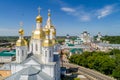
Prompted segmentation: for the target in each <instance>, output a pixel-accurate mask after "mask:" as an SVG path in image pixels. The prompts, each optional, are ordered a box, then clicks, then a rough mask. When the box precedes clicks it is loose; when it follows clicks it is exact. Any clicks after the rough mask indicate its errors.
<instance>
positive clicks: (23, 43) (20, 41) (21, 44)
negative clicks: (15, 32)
mask: <svg viewBox="0 0 120 80" xmlns="http://www.w3.org/2000/svg"><path fill="white" fill-rule="evenodd" d="M16 46H27V41H26V40H25V39H18V40H17V42H16Z"/></svg>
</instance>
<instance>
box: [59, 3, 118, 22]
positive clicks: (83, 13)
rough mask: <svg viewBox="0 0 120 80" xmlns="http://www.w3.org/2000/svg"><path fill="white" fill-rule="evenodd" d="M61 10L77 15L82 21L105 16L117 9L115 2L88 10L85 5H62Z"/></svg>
mask: <svg viewBox="0 0 120 80" xmlns="http://www.w3.org/2000/svg"><path fill="white" fill-rule="evenodd" d="M61 10H62V11H64V12H66V13H67V14H69V15H72V16H75V17H76V18H78V19H79V20H80V21H83V22H87V21H90V20H92V19H94V18H96V17H97V19H101V18H104V17H106V16H108V15H110V14H112V13H113V12H115V10H116V9H115V4H113V5H107V6H104V7H103V8H101V9H92V10H87V9H86V8H85V7H83V6H79V7H76V8H70V7H62V8H61Z"/></svg>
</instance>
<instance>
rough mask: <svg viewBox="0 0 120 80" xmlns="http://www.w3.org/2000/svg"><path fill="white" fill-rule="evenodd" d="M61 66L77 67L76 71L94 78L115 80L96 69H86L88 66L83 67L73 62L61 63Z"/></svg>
mask: <svg viewBox="0 0 120 80" xmlns="http://www.w3.org/2000/svg"><path fill="white" fill-rule="evenodd" d="M63 66H64V67H73V68H78V72H80V73H83V74H85V75H87V76H89V77H92V78H93V79H94V80H115V79H114V78H111V77H109V76H106V75H104V74H101V73H99V72H97V71H94V70H91V69H88V68H84V67H82V66H78V65H75V64H71V63H63ZM93 79H92V80H93Z"/></svg>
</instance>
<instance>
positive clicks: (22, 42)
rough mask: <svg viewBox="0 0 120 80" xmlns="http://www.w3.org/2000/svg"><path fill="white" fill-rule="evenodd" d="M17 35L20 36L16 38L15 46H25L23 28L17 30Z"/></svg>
mask: <svg viewBox="0 0 120 80" xmlns="http://www.w3.org/2000/svg"><path fill="white" fill-rule="evenodd" d="M19 35H20V38H19V39H18V40H17V42H16V46H27V41H26V40H25V39H24V38H23V35H24V30H23V29H20V30H19Z"/></svg>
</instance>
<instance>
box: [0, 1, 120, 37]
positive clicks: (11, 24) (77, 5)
mask: <svg viewBox="0 0 120 80" xmlns="http://www.w3.org/2000/svg"><path fill="white" fill-rule="evenodd" d="M39 6H40V8H42V9H41V11H40V14H41V16H42V17H43V27H44V26H45V24H46V20H47V13H48V9H50V10H51V19H52V24H53V25H54V26H55V27H56V29H57V36H65V35H66V34H69V35H75V36H76V35H77V36H78V35H80V34H81V33H82V32H83V31H88V32H89V33H90V34H91V35H96V34H97V33H98V32H101V34H102V35H120V31H119V29H120V20H119V19H120V15H119V13H120V9H119V8H120V0H111V1H110V0H101V1H99V2H98V1H97V0H85V1H83V0H75V1H73V0H69V1H68V0H46V1H42V0H35V1H33V0H1V1H0V10H1V11H0V36H18V35H19V34H18V30H19V28H20V25H19V23H20V22H21V21H22V22H23V24H24V25H23V29H24V31H25V35H29V36H30V35H31V34H32V30H33V27H32V26H33V25H34V29H35V28H36V27H35V26H36V20H35V19H36V16H37V15H38V10H37V9H38V7H39Z"/></svg>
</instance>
